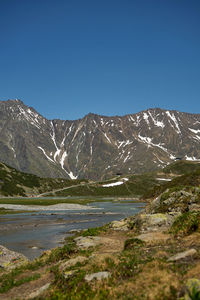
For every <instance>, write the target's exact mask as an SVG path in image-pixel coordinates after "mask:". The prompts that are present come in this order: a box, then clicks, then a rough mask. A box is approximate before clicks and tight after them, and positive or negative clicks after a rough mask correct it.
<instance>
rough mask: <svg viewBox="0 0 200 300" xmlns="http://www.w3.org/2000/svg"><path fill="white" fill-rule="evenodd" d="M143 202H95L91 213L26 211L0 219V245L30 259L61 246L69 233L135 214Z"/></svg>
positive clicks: (83, 211)
mask: <svg viewBox="0 0 200 300" xmlns="http://www.w3.org/2000/svg"><path fill="white" fill-rule="evenodd" d="M144 205H145V204H144V203H128V202H127V201H122V202H109V201H108V202H95V203H92V207H95V209H93V210H91V209H88V210H65V211H42V212H39V211H38V212H28V213H19V214H13V215H11V214H10V215H3V216H0V244H1V245H3V246H5V247H7V248H9V249H11V250H14V251H17V252H20V253H23V254H24V255H25V256H26V257H28V258H29V259H34V258H35V257H38V256H39V255H41V254H42V252H43V251H45V250H48V249H51V248H55V247H57V246H59V245H61V244H62V242H63V241H64V239H65V238H66V237H67V236H69V235H71V234H72V233H71V231H72V230H79V229H86V228H90V227H98V226H102V225H104V224H106V223H109V222H111V221H113V220H120V219H122V218H125V217H128V216H131V215H134V214H136V213H138V212H139V211H140V210H141V209H142V208H143V207H144Z"/></svg>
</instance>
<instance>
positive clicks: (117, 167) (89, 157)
mask: <svg viewBox="0 0 200 300" xmlns="http://www.w3.org/2000/svg"><path fill="white" fill-rule="evenodd" d="M176 158H184V159H187V160H199V161H200V114H189V113H182V112H178V111H168V110H162V109H160V108H155V109H148V110H146V111H142V112H139V113H137V114H130V115H126V116H123V117H119V116H115V117H106V116H99V115H96V114H91V113H90V114H88V115H86V116H85V117H84V118H82V119H79V120H75V121H67V120H66V121H63V120H52V121H50V120H47V119H46V118H44V117H43V116H41V115H40V114H39V113H37V112H36V111H35V110H34V109H33V108H31V107H28V106H26V105H25V104H24V103H23V102H22V101H20V100H8V101H0V160H1V161H3V162H5V163H7V164H9V165H11V166H13V167H15V168H17V169H19V170H20V171H24V172H29V173H34V174H36V175H39V176H44V177H68V178H71V179H75V178H83V177H84V178H90V179H100V178H106V177H109V176H111V175H114V174H116V173H131V174H133V173H140V172H145V171H151V170H154V169H156V168H158V167H164V166H166V165H167V164H168V163H170V162H172V161H173V160H175V159H176Z"/></svg>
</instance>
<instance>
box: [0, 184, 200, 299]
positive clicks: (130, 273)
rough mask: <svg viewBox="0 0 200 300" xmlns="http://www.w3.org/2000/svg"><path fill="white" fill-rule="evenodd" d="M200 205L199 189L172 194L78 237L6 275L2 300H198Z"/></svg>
mask: <svg viewBox="0 0 200 300" xmlns="http://www.w3.org/2000/svg"><path fill="white" fill-rule="evenodd" d="M199 205H200V200H199V190H198V189H196V190H194V189H191V190H188V189H187V191H186V190H184V189H183V190H179V191H175V192H174V191H167V194H166V193H163V194H161V195H160V196H159V197H157V198H156V199H154V200H153V201H151V203H150V204H149V205H148V206H147V207H146V208H145V209H143V211H142V212H140V213H139V214H137V215H135V216H132V217H127V218H125V219H122V220H118V221H113V222H111V223H109V224H107V225H105V226H103V227H100V228H90V229H87V230H84V231H81V232H79V233H76V234H75V235H74V236H73V237H68V239H67V240H66V241H65V245H63V246H62V247H59V248H55V249H52V250H49V251H46V252H44V253H43V255H42V256H41V257H40V258H38V259H37V260H34V261H33V262H32V263H29V264H25V265H24V266H23V267H22V266H20V267H19V268H18V269H16V270H18V271H15V272H13V273H9V274H5V275H3V274H4V272H5V271H4V270H2V271H1V272H2V276H1V277H0V282H1V286H0V293H1V295H2V296H3V297H5V298H2V299H14V297H15V298H19V299H33V298H34V299H50V300H51V299H52V300H53V299H75V300H76V299H77V300H80V299H99V300H100V299H101V300H102V299H109V298H110V299H141V300H147V299H148V300H155V299H161V300H162V299H163V300H164V299H165V300H175V299H184V300H186V299H187V300H191V299H195V300H196V299H199V298H198V297H199V296H198V295H199V294H200V275H199V274H200V272H199V270H200V229H199V228H200V212H199ZM30 270H31V272H30ZM30 275H31V276H32V277H30ZM38 276H39V277H38ZM8 277H9V278H8ZM8 279H9V280H10V281H9V280H8ZM22 279H23V280H27V282H23V283H21V284H20V283H19V285H20V286H17V285H16V284H15V283H16V282H19V281H20V280H22ZM8 282H10V285H9V284H8ZM2 286H3V288H2ZM195 297H196V298H195Z"/></svg>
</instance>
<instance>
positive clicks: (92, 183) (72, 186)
mask: <svg viewBox="0 0 200 300" xmlns="http://www.w3.org/2000/svg"><path fill="white" fill-rule="evenodd" d="M116 179H118V177H115V178H112V180H110V179H108V180H104V182H107V181H114V180H116ZM98 183H99V182H98V181H96V182H91V183H80V184H76V185H71V186H68V187H64V188H62V189H56V190H52V191H49V192H45V193H42V194H39V195H37V196H36V197H42V196H45V195H48V194H51V193H57V192H61V191H64V190H69V189H72V188H76V187H79V186H91V185H96V184H98Z"/></svg>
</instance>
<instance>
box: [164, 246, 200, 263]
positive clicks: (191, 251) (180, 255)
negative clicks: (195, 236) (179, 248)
mask: <svg viewBox="0 0 200 300" xmlns="http://www.w3.org/2000/svg"><path fill="white" fill-rule="evenodd" d="M196 254H197V251H196V250H195V249H189V250H187V251H184V252H180V253H177V254H176V255H173V256H171V257H170V258H169V259H168V261H171V262H173V261H177V260H180V259H184V258H186V257H189V256H194V255H196Z"/></svg>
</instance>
